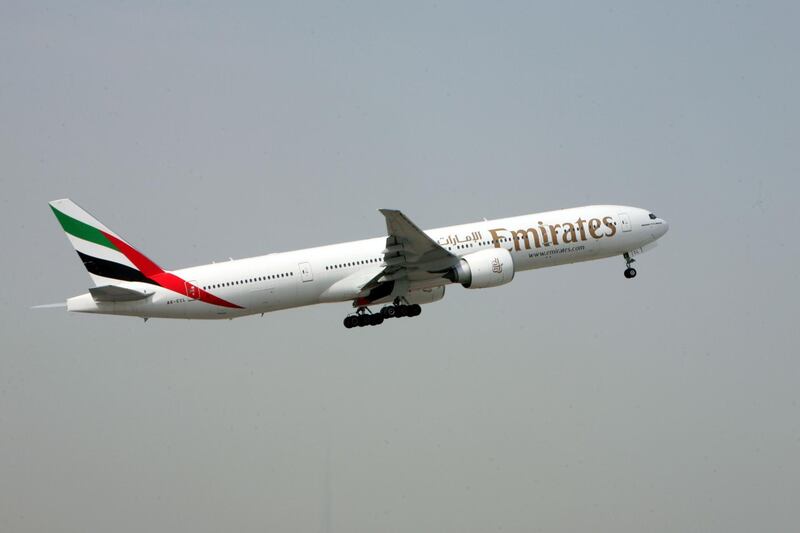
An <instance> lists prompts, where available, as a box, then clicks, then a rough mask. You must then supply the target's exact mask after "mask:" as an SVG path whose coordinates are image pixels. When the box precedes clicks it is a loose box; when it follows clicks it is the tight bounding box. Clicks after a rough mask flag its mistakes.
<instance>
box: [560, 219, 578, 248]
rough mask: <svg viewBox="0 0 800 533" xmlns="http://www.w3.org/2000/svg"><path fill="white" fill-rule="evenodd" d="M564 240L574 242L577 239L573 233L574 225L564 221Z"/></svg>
mask: <svg viewBox="0 0 800 533" xmlns="http://www.w3.org/2000/svg"><path fill="white" fill-rule="evenodd" d="M563 228H564V239H563V240H564V242H565V243H568V242H576V241H577V240H578V238H577V235H575V225H574V224H573V223H572V222H565V223H564V226H563Z"/></svg>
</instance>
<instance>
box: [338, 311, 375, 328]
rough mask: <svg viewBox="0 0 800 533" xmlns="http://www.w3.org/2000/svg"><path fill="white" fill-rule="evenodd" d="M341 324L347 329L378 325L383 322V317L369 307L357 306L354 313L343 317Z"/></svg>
mask: <svg viewBox="0 0 800 533" xmlns="http://www.w3.org/2000/svg"><path fill="white" fill-rule="evenodd" d="M343 324H344V327H346V328H347V329H350V328H356V327H357V328H363V327H365V326H380V325H381V324H383V317H382V316H381V315H378V314H375V313H373V312H372V311H370V310H369V307H359V308H358V309H356V313H355V314H354V315H348V316H346V317H345V318H344V321H343Z"/></svg>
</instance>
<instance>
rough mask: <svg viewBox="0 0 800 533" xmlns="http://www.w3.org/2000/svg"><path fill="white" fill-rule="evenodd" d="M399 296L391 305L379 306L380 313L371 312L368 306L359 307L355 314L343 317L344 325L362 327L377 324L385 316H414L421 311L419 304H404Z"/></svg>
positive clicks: (380, 322) (348, 327) (381, 322)
mask: <svg viewBox="0 0 800 533" xmlns="http://www.w3.org/2000/svg"><path fill="white" fill-rule="evenodd" d="M401 302H402V300H400V299H399V298H398V299H397V300H395V301H394V303H393V304H392V305H387V306H384V307H383V308H381V311H380V313H373V312H372V311H371V310H370V309H369V307H359V308H358V309H356V312H355V314H352V315H348V316H346V317H345V319H344V327H346V328H347V329H350V328H356V327H358V328H363V327H364V326H379V325H381V324H383V321H384V320H385V319H387V318H400V317H404V316H407V317H414V316H418V315H419V314H420V313H422V307H421V306H420V305H419V304H411V305H409V304H404V303H401Z"/></svg>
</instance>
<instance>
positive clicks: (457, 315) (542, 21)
mask: <svg viewBox="0 0 800 533" xmlns="http://www.w3.org/2000/svg"><path fill="white" fill-rule="evenodd" d="M31 4H32V3H30V2H3V3H2V5H0V161H2V169H1V170H0V180H2V181H1V182H0V183H2V191H3V194H2V197H1V198H0V203H1V204H0V206H1V207H2V209H0V213H2V215H1V216H2V228H3V230H2V232H0V237H1V238H2V248H3V250H5V255H4V258H5V260H4V267H3V272H4V274H5V280H4V281H5V282H4V283H3V284H2V285H0V304H2V305H1V306H0V324H2V326H0V327H1V328H2V336H0V338H1V340H0V343H2V344H0V346H2V350H0V352H1V354H0V530H2V531H9V532H12V531H13V532H38V531H65V532H72V531H74V532H83V531H104V530H105V531H108V530H113V531H122V532H140V531H147V530H157V531H186V532H193V533H196V532H204V531H221V530H226V531H242V532H249V531H303V532H308V531H320V530H325V528H326V527H327V528H329V530H330V531H340V532H345V531H346V532H374V531H398V532H406V531H424V532H428V531H429V532H437V533H441V532H459V533H462V532H465V531H475V532H486V531H495V530H498V531H500V530H502V531H520V532H521V531H587V530H591V531H607V532H615V533H617V532H626V531H630V532H641V531H664V532H666V531H704V532H708V531H716V532H731V531H741V532H750V531H756V530H759V531H765V530H768V531H786V530H790V529H794V528H796V525H797V523H798V521H800V512H798V510H797V495H798V493H800V406H799V405H798V392H797V391H798V377H800V358H798V352H800V350H799V349H798V348H800V347H799V346H798V344H799V343H798V333H797V301H798V296H799V294H798V292H800V291H799V290H798V288H799V287H800V279H798V278H799V276H800V274H798V268H797V265H798V261H799V260H800V257H799V255H800V254H798V251H797V247H796V246H794V245H792V244H791V242H792V239H793V238H794V225H795V221H794V215H795V213H796V203H797V199H798V196H799V193H800V187H799V186H798V184H797V175H798V170H799V168H800V164H799V163H798V155H797V154H798V153H799V152H800V146H799V144H800V143H798V141H799V140H800V138H799V136H798V132H799V129H798V121H800V105H798V99H797V95H798V94H800V83H799V82H800V72H799V71H798V61H797V52H798V50H800V42H799V40H798V33H797V21H798V17H799V16H800V9H799V8H798V4H797V3H796V2H763V3H762V2H760V3H739V4H736V5H734V4H733V3H727V2H723V3H706V2H667V3H663V2H662V3H649V2H638V1H637V2H624V3H612V4H608V3H602V5H600V3H596V2H591V3H586V4H584V3H574V2H553V3H547V4H543V3H528V2H524V3H505V2H503V3H490V4H470V3H463V2H453V3H450V2H439V3H436V4H415V3H402V4H401V3H393V4H390V3H381V4H380V5H378V4H377V3H374V2H365V3H363V4H357V3H350V2H345V3H323V4H318V5H313V4H304V5H300V4H299V3H296V2H287V3H280V4H278V3H275V4H272V3H271V4H267V3H263V2H254V3H250V4H248V3H242V4H225V5H224V7H222V4H221V3H208V4H207V5H202V6H200V7H198V6H193V7H182V6H180V5H179V4H178V3H168V4H166V5H151V6H149V7H148V6H145V7H143V6H142V5H141V3H140V2H133V3H114V4H113V5H108V3H100V4H98V5H96V6H94V7H90V8H78V7H68V6H65V5H64V3H63V2H55V3H52V4H48V3H37V5H31ZM216 4H219V6H217V5H216ZM63 196H69V197H71V198H72V199H74V200H75V201H77V202H78V203H80V204H81V205H82V206H84V207H85V208H87V209H88V210H89V211H91V212H92V213H93V214H95V215H96V216H97V217H98V218H99V219H100V220H102V221H103V222H104V223H105V224H106V225H108V226H110V227H111V228H112V229H114V230H115V231H117V232H118V233H120V234H122V235H123V236H125V237H126V238H127V239H128V240H130V241H132V242H134V243H136V244H137V245H138V246H139V247H140V248H142V249H143V250H144V251H145V252H146V253H147V254H148V255H150V256H151V257H153V258H154V259H155V260H156V261H158V262H159V263H161V264H162V265H164V266H166V267H168V268H178V267H183V266H189V265H192V264H198V263H205V262H210V261H212V260H221V259H226V258H227V257H229V256H233V257H245V256H249V255H259V254H262V253H267V252H272V251H281V250H290V249H295V248H302V247H306V246H313V245H319V244H326V243H332V242H338V241H345V240H350V239H357V238H362V237H372V236H378V235H381V234H382V233H383V231H384V223H383V220H382V217H381V216H380V215H379V213H377V211H376V209H377V208H381V207H390V208H399V209H402V210H404V211H405V212H406V213H407V214H408V215H409V216H410V217H411V218H412V219H413V220H414V221H416V222H417V223H418V224H419V225H421V226H423V227H435V226H442V225H448V224H455V223H460V222H467V221H473V220H478V219H480V218H481V217H484V216H485V217H488V218H492V217H500V216H510V215H517V214H523V213H530V212H536V211H544V210H549V209H554V208H559V207H568V206H576V205H584V204H591V203H621V204H630V205H636V206H641V207H644V208H648V209H651V210H653V211H654V212H656V213H657V214H658V215H659V216H662V217H664V218H666V219H667V220H668V221H669V222H670V226H671V230H670V232H669V233H668V234H667V236H666V237H665V238H664V239H663V240H662V241H661V242H660V245H659V247H658V248H657V249H656V250H654V251H653V252H651V253H648V254H646V255H644V256H642V257H641V259H640V261H639V263H637V267H638V270H639V276H638V277H637V278H636V279H635V280H633V281H628V280H625V279H624V278H623V276H622V271H623V269H624V262H623V260H622V259H609V260H605V261H600V262H594V263H585V264H580V265H572V266H566V267H560V268H556V269H549V270H540V271H535V272H528V273H524V274H522V275H520V276H518V277H517V278H516V279H515V280H514V282H513V283H512V284H510V285H508V286H504V287H501V288H497V289H493V290H487V291H467V290H465V289H462V288H460V287H453V288H450V289H448V293H447V296H446V297H445V299H444V300H443V301H442V302H440V303H436V304H434V305H431V306H427V307H426V308H425V309H424V312H423V315H422V317H421V318H418V319H414V320H400V321H392V322H389V323H386V324H384V325H383V326H382V327H379V328H367V329H362V330H352V331H347V330H345V329H344V328H342V326H341V319H342V317H343V316H344V315H345V314H346V313H347V311H348V307H347V306H346V305H327V306H318V307H314V308H306V309H299V310H292V311H287V312H281V313H276V314H272V315H267V316H266V317H264V318H244V319H239V320H235V321H232V322H229V321H224V322H198V321H195V322H180V321H175V322H171V321H158V320H152V321H150V322H148V323H147V324H146V325H145V324H143V323H142V321H141V320H137V319H131V318H116V317H95V316H80V315H68V314H67V313H66V312H63V311H62V310H46V311H31V310H29V306H30V305H33V304H40V303H48V302H55V301H59V300H63V299H65V298H67V297H69V296H72V295H75V294H78V293H82V292H85V290H86V288H87V287H88V286H89V283H90V282H89V278H88V276H87V275H86V273H85V271H84V270H83V268H82V267H81V265H80V263H79V261H78V259H77V258H76V257H75V253H74V252H73V251H72V249H71V247H70V246H69V244H68V242H67V240H66V238H65V237H64V234H63V232H62V231H61V230H60V228H59V227H58V224H57V223H56V221H55V220H54V219H53V217H52V215H51V213H50V212H49V209H48V208H47V201H48V200H51V199H55V198H59V197H63ZM328 456H329V457H330V460H329V461H327V460H326V457H328ZM326 464H327V466H326ZM326 487H329V488H330V490H329V497H326V492H327V491H326ZM326 508H329V509H330V512H329V513H326V511H325V510H326ZM326 522H327V523H326Z"/></svg>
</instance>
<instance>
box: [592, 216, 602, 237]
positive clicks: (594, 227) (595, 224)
mask: <svg viewBox="0 0 800 533" xmlns="http://www.w3.org/2000/svg"><path fill="white" fill-rule="evenodd" d="M599 227H600V220H599V219H596V218H593V219H592V220H590V221H589V235H591V236H592V237H594V238H595V239H599V238H600V237H602V236H603V234H602V233H597V229H598V228H599Z"/></svg>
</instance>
